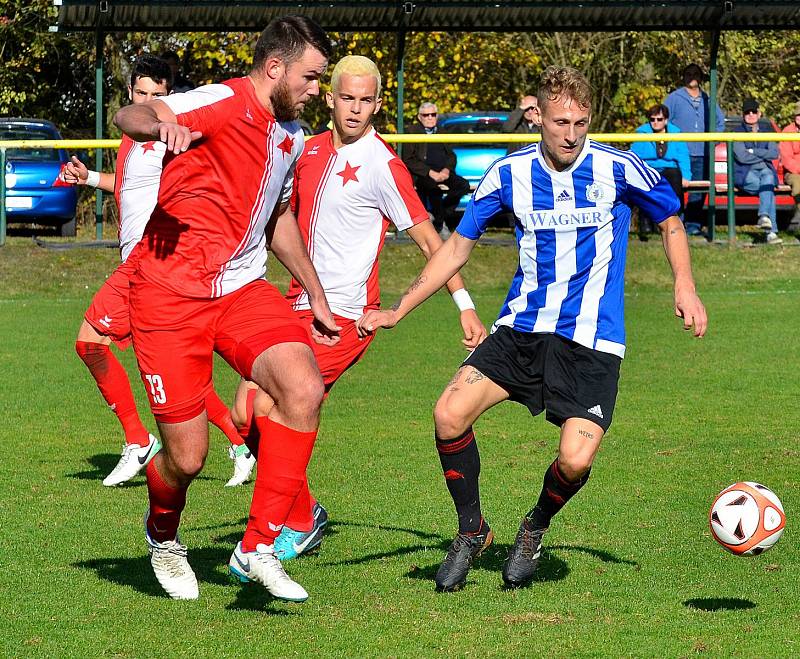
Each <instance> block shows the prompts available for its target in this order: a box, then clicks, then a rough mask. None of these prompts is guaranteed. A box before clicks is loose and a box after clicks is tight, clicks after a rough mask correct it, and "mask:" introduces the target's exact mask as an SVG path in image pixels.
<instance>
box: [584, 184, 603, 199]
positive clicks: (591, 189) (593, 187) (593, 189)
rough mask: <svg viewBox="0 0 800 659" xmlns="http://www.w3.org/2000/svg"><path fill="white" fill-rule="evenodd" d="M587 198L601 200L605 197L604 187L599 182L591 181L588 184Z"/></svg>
mask: <svg viewBox="0 0 800 659" xmlns="http://www.w3.org/2000/svg"><path fill="white" fill-rule="evenodd" d="M586 198H587V199H588V200H589V201H600V200H601V199H602V198H603V188H602V187H600V186H599V185H598V184H597V183H589V185H587V186H586Z"/></svg>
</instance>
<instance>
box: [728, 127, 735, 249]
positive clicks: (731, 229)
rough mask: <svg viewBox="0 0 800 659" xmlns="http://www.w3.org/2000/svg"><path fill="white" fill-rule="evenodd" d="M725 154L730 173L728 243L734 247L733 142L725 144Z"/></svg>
mask: <svg viewBox="0 0 800 659" xmlns="http://www.w3.org/2000/svg"><path fill="white" fill-rule="evenodd" d="M725 153H726V156H727V157H726V161H727V171H728V243H729V244H731V245H733V243H734V242H735V241H736V206H735V203H736V201H735V199H734V194H735V192H736V191H735V190H734V189H733V142H727V143H726V144H725Z"/></svg>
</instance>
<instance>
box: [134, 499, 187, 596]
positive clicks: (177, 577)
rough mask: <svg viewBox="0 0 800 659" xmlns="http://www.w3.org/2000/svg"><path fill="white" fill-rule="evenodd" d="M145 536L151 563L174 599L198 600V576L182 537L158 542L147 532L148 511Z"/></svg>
mask: <svg viewBox="0 0 800 659" xmlns="http://www.w3.org/2000/svg"><path fill="white" fill-rule="evenodd" d="M144 519H145V527H144V537H145V539H146V540H147V548H148V550H149V551H150V564H151V565H152V566H153V572H155V575H156V579H158V583H160V584H161V587H162V588H163V589H164V590H165V591H166V593H167V595H169V596H170V597H171V598H172V599H174V600H196V599H197V598H198V597H200V588H199V587H198V585H197V577H196V576H195V574H194V570H192V566H191V565H189V561H188V559H187V557H186V556H187V553H188V552H187V549H186V547H185V546H184V545H182V544H181V543H180V538H178V537H176V538H175V540H166V541H164V542H156V541H155V540H153V539H152V538H151V537H150V534H149V533H148V532H147V513H145V517H144Z"/></svg>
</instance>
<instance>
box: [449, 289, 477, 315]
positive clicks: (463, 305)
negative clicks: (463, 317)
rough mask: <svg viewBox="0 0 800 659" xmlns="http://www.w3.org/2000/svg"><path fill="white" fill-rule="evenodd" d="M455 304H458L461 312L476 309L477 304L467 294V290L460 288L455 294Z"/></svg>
mask: <svg viewBox="0 0 800 659" xmlns="http://www.w3.org/2000/svg"><path fill="white" fill-rule="evenodd" d="M453 302H455V303H456V306H457V307H458V310H459V311H466V310H467V309H474V308H475V303H474V302H473V301H472V298H471V297H470V296H469V293H467V289H466V288H459V289H458V290H457V291H454V292H453Z"/></svg>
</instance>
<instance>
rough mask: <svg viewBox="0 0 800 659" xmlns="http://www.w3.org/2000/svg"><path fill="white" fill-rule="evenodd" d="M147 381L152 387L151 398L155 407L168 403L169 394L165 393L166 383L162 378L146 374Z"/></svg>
mask: <svg viewBox="0 0 800 659" xmlns="http://www.w3.org/2000/svg"><path fill="white" fill-rule="evenodd" d="M144 377H145V379H146V380H147V383H148V384H149V385H150V398H151V399H152V400H153V403H154V404H155V405H163V404H164V403H166V402H167V392H165V391H164V383H163V382H162V381H161V376H160V375H157V374H153V375H149V374H145V376H144Z"/></svg>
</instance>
